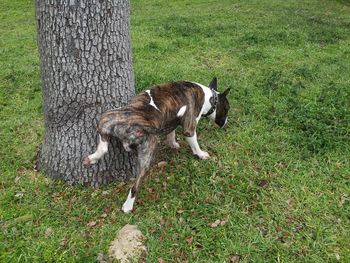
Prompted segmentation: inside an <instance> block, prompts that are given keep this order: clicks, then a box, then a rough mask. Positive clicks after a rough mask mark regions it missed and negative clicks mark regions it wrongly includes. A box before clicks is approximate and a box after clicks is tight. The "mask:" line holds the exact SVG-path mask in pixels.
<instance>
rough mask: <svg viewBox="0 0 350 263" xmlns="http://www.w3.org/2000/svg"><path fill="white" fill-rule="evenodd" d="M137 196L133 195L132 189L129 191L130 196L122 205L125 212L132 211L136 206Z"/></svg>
mask: <svg viewBox="0 0 350 263" xmlns="http://www.w3.org/2000/svg"><path fill="white" fill-rule="evenodd" d="M134 202H135V197H131V190H130V191H129V194H128V198H127V199H126V201H125V203H124V204H123V206H122V211H123V212H124V213H130V212H131V211H132V209H133V207H134Z"/></svg>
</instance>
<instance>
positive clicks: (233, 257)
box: [228, 255, 241, 263]
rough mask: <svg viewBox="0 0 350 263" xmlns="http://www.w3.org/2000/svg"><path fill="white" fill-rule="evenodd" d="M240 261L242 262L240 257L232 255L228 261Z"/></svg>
mask: <svg viewBox="0 0 350 263" xmlns="http://www.w3.org/2000/svg"><path fill="white" fill-rule="evenodd" d="M239 261H241V256H240V255H232V256H230V258H229V260H228V262H229V263H238V262H239Z"/></svg>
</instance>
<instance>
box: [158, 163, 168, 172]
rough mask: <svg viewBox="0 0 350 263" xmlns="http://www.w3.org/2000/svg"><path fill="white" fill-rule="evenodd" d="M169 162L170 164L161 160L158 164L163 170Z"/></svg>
mask: <svg viewBox="0 0 350 263" xmlns="http://www.w3.org/2000/svg"><path fill="white" fill-rule="evenodd" d="M167 164H168V163H167V162H165V161H161V162H159V163H158V164H157V166H158V168H159V169H161V170H163V169H164V168H165V166H166V165H167Z"/></svg>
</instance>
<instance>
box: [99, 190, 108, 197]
mask: <svg viewBox="0 0 350 263" xmlns="http://www.w3.org/2000/svg"><path fill="white" fill-rule="evenodd" d="M108 194H109V192H108V191H103V192H102V193H101V195H103V196H106V195H108Z"/></svg>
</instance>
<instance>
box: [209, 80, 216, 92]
mask: <svg viewBox="0 0 350 263" xmlns="http://www.w3.org/2000/svg"><path fill="white" fill-rule="evenodd" d="M209 88H210V89H212V90H218V84H217V78H216V77H214V78H213V79H212V80H211V82H210V84H209Z"/></svg>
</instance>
